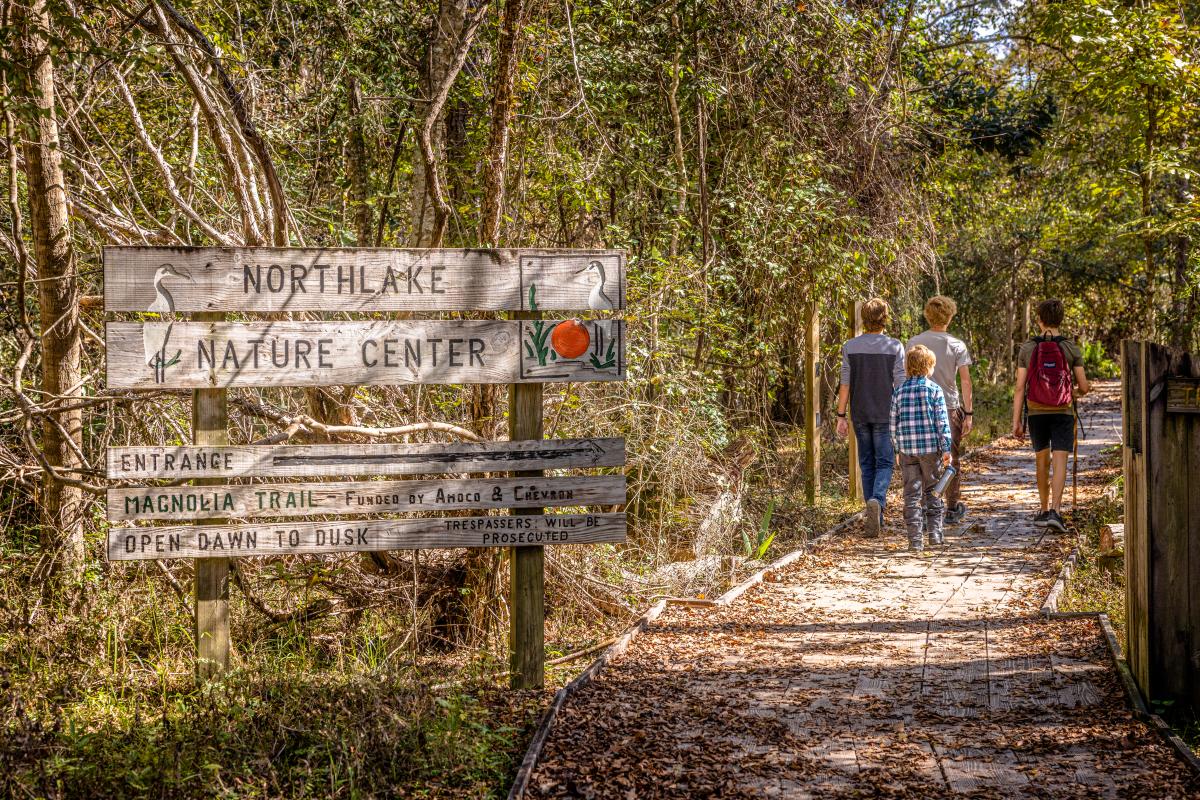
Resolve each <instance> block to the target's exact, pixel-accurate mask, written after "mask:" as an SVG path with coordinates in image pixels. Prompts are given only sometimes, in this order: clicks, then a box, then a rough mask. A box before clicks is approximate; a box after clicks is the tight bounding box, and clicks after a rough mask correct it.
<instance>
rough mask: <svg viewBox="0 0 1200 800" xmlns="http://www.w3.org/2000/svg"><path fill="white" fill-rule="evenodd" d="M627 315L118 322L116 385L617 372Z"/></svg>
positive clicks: (410, 380)
mask: <svg viewBox="0 0 1200 800" xmlns="http://www.w3.org/2000/svg"><path fill="white" fill-rule="evenodd" d="M624 334H625V323H624V322H621V321H620V320H588V321H580V320H561V321H557V322H555V321H542V320H533V321H528V320H438V321H432V320H425V321H404V322H392V321H378V322H249V323H233V322H212V323H205V322H148V323H137V322H110V323H108V324H107V325H106V326H105V343H106V345H107V357H106V358H107V360H106V366H107V375H108V381H107V383H108V388H110V389H224V388H230V387H240V386H336V385H350V384H362V385H371V386H388V385H397V384H418V383H440V384H448V383H458V384H467V383H545V382H551V381H616V380H623V379H624V377H625V341H624Z"/></svg>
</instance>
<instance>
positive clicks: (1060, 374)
mask: <svg viewBox="0 0 1200 800" xmlns="http://www.w3.org/2000/svg"><path fill="white" fill-rule="evenodd" d="M1034 341H1036V342H1037V344H1035V345H1034V347H1033V355H1032V356H1031V357H1030V359H1029V380H1028V383H1026V388H1025V397H1026V399H1028V400H1031V401H1032V402H1034V403H1037V404H1038V405H1042V406H1059V407H1061V406H1069V405H1071V400H1072V397H1071V368H1070V367H1069V366H1067V353H1066V351H1065V350H1063V348H1062V345H1061V344H1059V342H1061V341H1063V337H1062V336H1054V337H1047V338H1044V339H1035V340H1034Z"/></svg>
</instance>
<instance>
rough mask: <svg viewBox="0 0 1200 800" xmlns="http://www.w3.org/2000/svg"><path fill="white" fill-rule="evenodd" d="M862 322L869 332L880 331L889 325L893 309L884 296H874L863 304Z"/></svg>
mask: <svg viewBox="0 0 1200 800" xmlns="http://www.w3.org/2000/svg"><path fill="white" fill-rule="evenodd" d="M860 313H861V314H862V323H863V327H864V328H866V330H867V333H879V332H880V331H882V330H883V329H884V328H886V327H887V323H888V317H889V316H890V315H891V313H892V309H891V308H889V307H888V304H887V301H886V300H884V299H883V298H882V297H872V298H871V299H870V300H868V301H867V302H865V303H863V304H862V311H861V312H860Z"/></svg>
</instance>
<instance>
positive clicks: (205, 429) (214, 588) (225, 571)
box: [192, 313, 230, 683]
mask: <svg viewBox="0 0 1200 800" xmlns="http://www.w3.org/2000/svg"><path fill="white" fill-rule="evenodd" d="M193 318H194V319H196V320H197V321H201V322H219V321H221V320H223V319H224V318H225V315H224V314H203V313H202V314H195V315H193ZM227 395H228V392H227V391H226V390H224V389H194V390H193V391H192V443H193V444H197V445H213V446H223V445H227V444H229V425H228V423H229V407H228V402H227V401H228V397H227ZM196 483H197V484H205V483H209V484H212V483H221V479H220V478H207V479H203V478H201V479H198V480H197V481H196ZM206 523H207V524H220V523H221V520H219V519H218V520H201V521H199V522H198V523H197V524H201V525H203V524H206ZM229 562H230V559H228V558H198V559H196V564H195V567H196V569H195V572H196V578H195V603H196V626H195V639H196V681H197V682H198V683H203V682H204V681H206V680H208V679H209V678H213V677H215V676H217V675H220V674H221V673H222V672H224V671H225V670H227V669H229Z"/></svg>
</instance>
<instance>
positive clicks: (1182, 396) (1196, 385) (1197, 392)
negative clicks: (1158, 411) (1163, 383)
mask: <svg viewBox="0 0 1200 800" xmlns="http://www.w3.org/2000/svg"><path fill="white" fill-rule="evenodd" d="M1167 412H1168V413H1170V414H1200V380H1197V379H1195V378H1168V379H1167Z"/></svg>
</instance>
